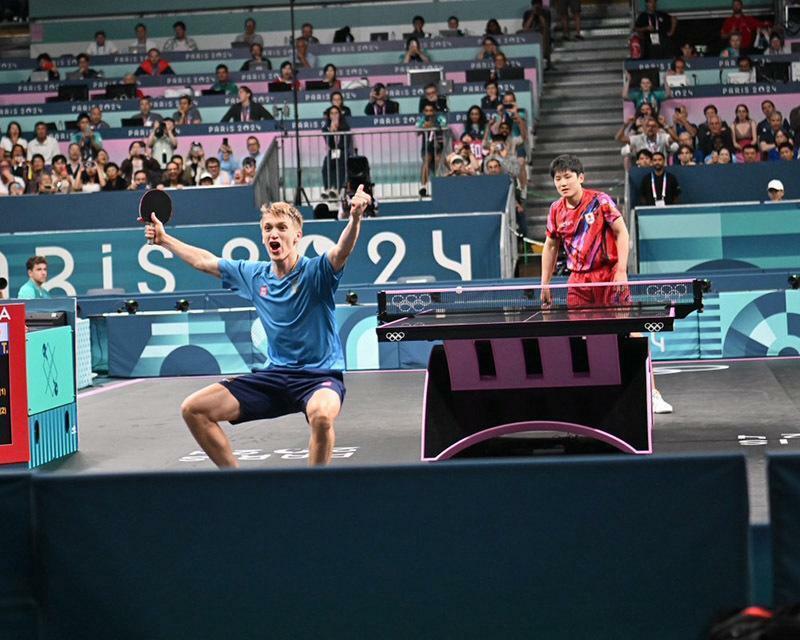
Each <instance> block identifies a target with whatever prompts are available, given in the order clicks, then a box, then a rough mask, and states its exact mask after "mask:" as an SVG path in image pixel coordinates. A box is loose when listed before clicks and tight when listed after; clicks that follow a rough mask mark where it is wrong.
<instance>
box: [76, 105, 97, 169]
mask: <svg viewBox="0 0 800 640" xmlns="http://www.w3.org/2000/svg"><path fill="white" fill-rule="evenodd" d="M78 129H79V131H78V132H77V133H73V134H72V143H73V144H77V145H78V147H80V150H81V158H83V160H84V161H86V160H95V159H96V158H97V152H98V151H100V149H102V148H103V137H102V136H101V135H100V134H99V133H98V132H97V131H92V122H91V120H90V119H89V114H88V113H81V114H80V115H79V116H78Z"/></svg>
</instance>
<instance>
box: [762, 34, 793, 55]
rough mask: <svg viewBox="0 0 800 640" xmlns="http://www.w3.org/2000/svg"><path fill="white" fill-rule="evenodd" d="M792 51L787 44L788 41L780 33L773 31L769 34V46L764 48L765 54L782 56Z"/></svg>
mask: <svg viewBox="0 0 800 640" xmlns="http://www.w3.org/2000/svg"><path fill="white" fill-rule="evenodd" d="M787 53H791V50H790V49H789V48H788V47H787V46H786V41H785V40H784V39H783V36H782V35H781V34H780V33H777V32H775V31H773V32H772V33H770V34H769V46H768V47H767V48H766V49H765V50H764V55H765V56H782V55H785V54H787Z"/></svg>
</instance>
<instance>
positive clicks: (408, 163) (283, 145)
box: [265, 128, 453, 204]
mask: <svg viewBox="0 0 800 640" xmlns="http://www.w3.org/2000/svg"><path fill="white" fill-rule="evenodd" d="M295 136H296V134H295V133H294V132H287V133H286V134H285V135H284V136H283V137H281V138H278V139H277V140H276V142H277V143H278V147H279V149H280V152H279V153H277V154H276V156H277V158H278V160H279V167H278V171H277V175H278V176H279V181H280V194H281V198H282V199H283V200H286V201H288V202H292V201H294V198H295V192H296V188H297V152H296V144H297V141H296V140H295ZM298 137H299V148H300V160H301V169H302V176H301V179H302V186H303V190H304V192H305V196H306V198H307V199H308V200H309V201H310V202H311V203H312V204H314V203H316V202H320V201H323V200H329V201H330V200H335V201H338V199H339V196H340V194H341V192H342V191H343V190H344V189H346V188H347V182H348V178H351V177H352V178H353V182H354V183H358V182H361V181H364V180H366V179H367V178H366V177H365V176H366V173H365V172H367V171H368V179H369V181H370V182H372V183H373V184H374V185H375V186H374V189H373V194H374V195H375V197H376V198H377V199H378V200H379V201H381V200H397V199H408V198H418V197H419V195H420V194H419V190H420V186H421V185H422V184H423V179H424V178H425V175H424V170H423V163H427V165H428V166H427V177H428V178H430V177H433V176H441V175H444V174H446V173H447V167H446V163H445V157H446V156H447V154H448V153H449V152H450V151H451V150H452V148H453V137H452V134H451V132H450V130H449V129H448V128H443V129H426V130H424V131H421V130H416V129H408V128H403V129H394V128H389V129H381V130H379V131H378V130H375V131H360V132H351V131H347V132H341V133H322V132H300V133H299V136H298ZM364 159H366V163H365V161H364ZM265 163H266V159H265ZM367 163H368V164H367ZM265 171H269V172H272V171H273V169H272V168H271V167H269V168H267V167H265ZM355 186H356V184H354V185H353V187H355ZM304 200H305V198H304Z"/></svg>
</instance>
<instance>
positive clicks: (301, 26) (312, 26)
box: [300, 22, 314, 31]
mask: <svg viewBox="0 0 800 640" xmlns="http://www.w3.org/2000/svg"><path fill="white" fill-rule="evenodd" d="M306 27H311V28H312V29H313V28H314V25H313V24H311V23H310V22H304V23H303V24H302V25H300V30H301V31H302V30H303V29H305V28H306Z"/></svg>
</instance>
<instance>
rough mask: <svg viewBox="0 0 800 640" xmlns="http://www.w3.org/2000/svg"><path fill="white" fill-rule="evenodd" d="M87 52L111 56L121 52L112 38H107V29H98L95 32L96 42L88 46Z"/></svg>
mask: <svg viewBox="0 0 800 640" xmlns="http://www.w3.org/2000/svg"><path fill="white" fill-rule="evenodd" d="M86 53H88V54H89V55H90V56H110V55H113V54H115V53H119V49H118V48H117V45H115V44H114V43H113V42H111V40H107V39H106V32H105V31H97V32H95V34H94V42H91V43H89V46H88V47H86Z"/></svg>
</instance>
